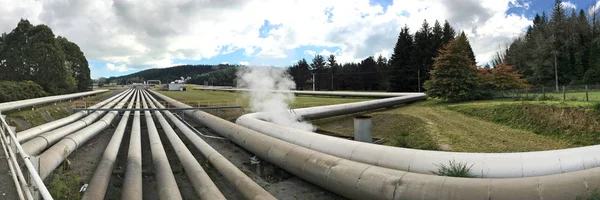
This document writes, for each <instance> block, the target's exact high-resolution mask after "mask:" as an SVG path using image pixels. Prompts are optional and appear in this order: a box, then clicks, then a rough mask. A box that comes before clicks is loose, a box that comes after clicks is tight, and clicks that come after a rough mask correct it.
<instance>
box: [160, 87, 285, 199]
mask: <svg viewBox="0 0 600 200" xmlns="http://www.w3.org/2000/svg"><path fill="white" fill-rule="evenodd" d="M150 99H152V100H153V101H154V102H155V103H156V105H158V107H159V108H164V106H163V105H161V104H160V103H159V102H158V101H157V100H156V99H154V97H152V96H150ZM163 113H164V114H165V115H166V116H167V117H168V118H169V119H170V120H171V122H173V124H174V125H175V126H176V127H177V129H179V131H181V132H182V133H183V135H185V137H186V138H187V139H188V140H189V141H190V142H192V144H194V146H195V147H196V148H197V149H198V150H199V151H200V152H201V153H202V155H203V156H204V157H205V158H206V159H207V160H208V161H209V162H210V163H211V164H212V165H213V166H214V167H215V169H217V171H219V173H221V174H222V175H223V177H225V179H227V181H228V182H229V183H231V184H232V185H233V186H235V189H236V190H237V191H238V192H239V193H240V194H242V196H243V197H244V198H245V199H275V197H273V196H272V195H271V194H269V192H267V191H266V190H265V189H263V188H262V187H260V186H259V185H258V184H256V182H254V181H253V180H252V179H250V178H249V177H248V176H247V175H246V174H244V172H242V171H241V170H239V169H238V168H237V167H236V166H235V165H233V164H232V163H231V162H229V160H227V159H226V158H225V157H223V155H221V154H220V153H219V152H217V151H216V150H215V149H214V148H212V147H211V146H210V145H209V144H208V143H206V142H205V141H204V140H202V138H200V137H199V136H198V135H197V134H195V133H194V131H192V130H191V129H190V128H189V127H187V126H186V125H185V124H184V123H183V122H182V121H181V120H179V119H178V118H177V117H175V115H173V114H172V113H171V112H168V111H163ZM161 124H162V122H161ZM172 146H176V145H175V144H173V145H172ZM181 146H183V145H181ZM187 171H188V170H187V169H186V172H187Z"/></svg>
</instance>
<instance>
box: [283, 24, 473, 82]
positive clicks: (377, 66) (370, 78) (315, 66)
mask: <svg viewBox="0 0 600 200" xmlns="http://www.w3.org/2000/svg"><path fill="white" fill-rule="evenodd" d="M463 34H464V33H463ZM455 36H456V31H455V29H454V28H452V26H450V23H448V22H447V21H446V22H445V23H444V25H441V24H440V23H439V22H438V21H435V23H434V25H433V27H432V26H431V25H430V24H429V23H428V22H427V21H424V22H423V24H422V26H421V28H420V29H419V30H417V31H416V33H415V34H411V33H410V29H409V27H408V26H405V27H404V28H402V30H401V31H400V34H399V36H398V41H397V42H396V46H395V47H394V52H393V54H392V56H391V58H390V59H389V60H388V59H387V58H385V57H383V56H382V55H379V57H377V58H374V57H372V56H371V57H368V58H366V59H364V60H362V61H361V62H359V63H344V64H339V63H338V62H337V61H336V58H335V56H334V55H330V56H329V57H328V58H325V57H323V56H321V55H316V56H315V57H314V58H313V59H312V62H311V63H308V61H306V59H302V60H300V61H298V62H297V63H295V64H294V65H293V66H291V67H290V68H289V73H290V75H291V76H292V77H293V78H294V81H295V82H296V86H297V89H300V90H305V89H309V90H311V89H312V84H313V81H314V82H315V89H316V90H382V91H403V92H417V91H423V89H422V88H423V83H424V82H425V81H426V80H429V79H430V75H429V73H430V71H431V69H432V68H433V62H434V60H433V58H435V57H437V56H438V52H439V50H440V48H441V47H443V46H444V45H446V44H448V42H450V41H452V40H453V39H454V37H455ZM465 37H466V36H465ZM467 42H468V41H467ZM467 50H468V55H469V59H470V61H471V63H472V64H473V65H475V54H474V53H473V50H472V49H471V46H470V44H469V45H468V47H467ZM313 75H314V77H313ZM313 78H314V79H313Z"/></svg>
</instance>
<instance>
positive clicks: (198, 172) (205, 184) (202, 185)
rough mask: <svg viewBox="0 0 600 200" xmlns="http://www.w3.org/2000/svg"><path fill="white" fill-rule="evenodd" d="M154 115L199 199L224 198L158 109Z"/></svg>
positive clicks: (151, 102) (147, 96)
mask: <svg viewBox="0 0 600 200" xmlns="http://www.w3.org/2000/svg"><path fill="white" fill-rule="evenodd" d="M143 93H144V96H145V98H146V100H147V101H148V104H149V105H150V108H156V106H155V105H154V102H153V100H152V99H151V98H150V96H149V95H148V94H147V93H146V92H143ZM157 104H158V103H157ZM154 116H156V118H157V119H158V122H159V123H160V126H161V127H162V129H163V131H164V132H165V135H166V136H167V139H168V140H169V142H171V147H172V148H173V150H174V151H175V154H176V155H177V157H178V158H179V161H180V162H181V165H182V166H183V168H184V170H185V173H186V175H187V176H188V178H189V180H190V182H191V183H192V186H193V187H194V190H195V191H196V194H197V195H198V196H199V197H200V199H225V196H223V194H222V193H221V191H219V188H217V186H216V185H215V183H213V181H212V180H211V179H210V177H209V176H208V174H206V171H204V169H203V168H202V165H200V163H198V160H196V158H195V157H194V155H192V152H190V150H188V149H187V147H186V146H185V144H184V143H183V141H181V139H180V138H179V136H177V133H175V130H173V128H172V127H171V125H170V124H169V122H167V120H166V119H165V118H164V116H163V115H162V114H161V113H160V111H158V110H157V111H154Z"/></svg>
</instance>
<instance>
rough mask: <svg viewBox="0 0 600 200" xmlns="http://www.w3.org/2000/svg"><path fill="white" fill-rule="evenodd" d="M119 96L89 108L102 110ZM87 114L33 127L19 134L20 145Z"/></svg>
mask: <svg viewBox="0 0 600 200" xmlns="http://www.w3.org/2000/svg"><path fill="white" fill-rule="evenodd" d="M117 96H118V95H116V96H114V97H113V98H109V99H106V100H104V101H102V102H100V103H97V104H96V105H93V106H90V107H89V108H91V109H94V108H100V107H101V106H104V105H106V104H107V103H109V102H110V101H111V100H112V99H114V98H116V97H117ZM87 114H89V112H87V111H80V112H77V113H75V114H72V115H70V116H68V117H65V118H62V119H58V120H54V121H52V122H48V123H45V124H42V125H39V126H36V127H32V128H29V129H27V130H24V131H21V132H18V133H17V139H18V140H19V142H20V143H23V142H24V141H26V140H29V139H31V138H33V137H35V136H37V135H39V134H42V133H44V132H47V131H50V130H53V129H56V128H58V127H61V126H64V125H67V124H69V123H72V122H74V121H75V120H78V119H80V118H82V117H84V116H86V115H87Z"/></svg>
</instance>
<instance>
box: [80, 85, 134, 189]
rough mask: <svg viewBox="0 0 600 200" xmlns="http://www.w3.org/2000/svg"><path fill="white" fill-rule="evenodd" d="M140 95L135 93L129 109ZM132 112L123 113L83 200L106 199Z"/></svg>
mask: <svg viewBox="0 0 600 200" xmlns="http://www.w3.org/2000/svg"><path fill="white" fill-rule="evenodd" d="M138 95H139V92H138V91H135V92H134V94H133V97H132V100H131V101H130V102H129V105H128V106H127V108H128V109H131V108H132V107H133V103H135V101H133V100H134V99H136V98H137V97H138ZM130 113H131V111H125V113H123V117H121V121H120V122H119V125H117V128H116V129H115V132H114V134H113V135H112V137H111V138H110V141H109V142H108V145H107V146H106V149H105V150H104V153H103V154H102V159H101V160H100V162H99V163H98V166H96V171H95V172H94V175H93V176H92V179H91V180H90V183H89V185H88V187H87V189H86V190H85V193H83V196H82V197H81V199H97V200H101V199H104V196H105V194H106V188H107V187H108V183H109V182H110V177H111V175H112V171H113V168H114V164H115V161H116V159H117V154H118V153H119V148H120V147H121V141H122V140H123V135H124V134H125V129H126V128H127V122H128V121H129V115H130Z"/></svg>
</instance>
